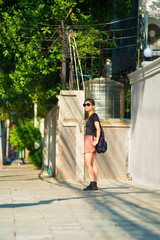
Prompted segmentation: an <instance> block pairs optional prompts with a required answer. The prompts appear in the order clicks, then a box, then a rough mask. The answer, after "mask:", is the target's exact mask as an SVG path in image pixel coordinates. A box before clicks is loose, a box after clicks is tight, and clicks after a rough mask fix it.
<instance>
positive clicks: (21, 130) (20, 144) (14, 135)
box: [10, 120, 41, 151]
mask: <svg viewBox="0 0 160 240" xmlns="http://www.w3.org/2000/svg"><path fill="white" fill-rule="evenodd" d="M40 141H41V133H40V131H39V129H38V128H35V127H34V122H33V120H25V121H22V120H19V121H18V123H17V125H15V126H13V127H12V128H11V131H10V142H11V144H12V146H13V147H14V148H15V149H16V150H17V151H19V150H23V149H25V148H27V149H28V150H31V151H34V149H35V146H34V145H35V142H40Z"/></svg>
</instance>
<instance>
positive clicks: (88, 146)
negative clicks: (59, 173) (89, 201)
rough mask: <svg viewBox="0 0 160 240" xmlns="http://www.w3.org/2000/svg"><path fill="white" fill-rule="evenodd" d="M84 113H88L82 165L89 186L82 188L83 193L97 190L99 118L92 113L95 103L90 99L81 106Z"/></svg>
mask: <svg viewBox="0 0 160 240" xmlns="http://www.w3.org/2000/svg"><path fill="white" fill-rule="evenodd" d="M83 106H84V108H85V111H86V112H87V113H88V116H89V119H88V121H87V123H86V134H85V139H84V165H85V167H86V169H87V172H88V175H89V178H90V181H91V182H90V185H89V186H87V187H86V188H84V191H88V190H98V187H97V178H98V170H97V165H96V148H95V146H96V145H97V143H98V141H99V138H100V133H101V129H100V124H99V117H98V115H97V114H96V113H95V112H94V107H95V102H94V100H93V99H92V98H87V99H86V100H85V102H84V104H83Z"/></svg>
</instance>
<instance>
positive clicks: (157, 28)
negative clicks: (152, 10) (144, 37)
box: [148, 17, 160, 51]
mask: <svg viewBox="0 0 160 240" xmlns="http://www.w3.org/2000/svg"><path fill="white" fill-rule="evenodd" d="M148 46H149V47H150V48H152V49H153V51H160V18H156V17H155V18H153V17H152V18H151V17H149V18H148Z"/></svg>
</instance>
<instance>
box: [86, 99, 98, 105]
mask: <svg viewBox="0 0 160 240" xmlns="http://www.w3.org/2000/svg"><path fill="white" fill-rule="evenodd" d="M84 102H90V103H91V104H92V105H93V106H94V105H95V101H94V100H93V98H87V99H86V100H85V101H84Z"/></svg>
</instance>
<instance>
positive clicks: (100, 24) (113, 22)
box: [67, 17, 137, 28]
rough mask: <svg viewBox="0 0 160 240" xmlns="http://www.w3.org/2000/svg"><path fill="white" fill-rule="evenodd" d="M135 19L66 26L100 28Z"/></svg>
mask: <svg viewBox="0 0 160 240" xmlns="http://www.w3.org/2000/svg"><path fill="white" fill-rule="evenodd" d="M136 18H137V17H130V18H125V19H120V20H115V21H111V22H109V23H98V24H89V25H67V26H68V27H72V26H73V27H76V28H77V27H80V28H81V27H84V28H85V27H91V26H92V27H93V26H102V25H111V24H115V23H120V22H124V21H128V20H131V19H136Z"/></svg>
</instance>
